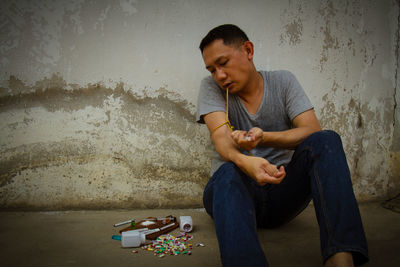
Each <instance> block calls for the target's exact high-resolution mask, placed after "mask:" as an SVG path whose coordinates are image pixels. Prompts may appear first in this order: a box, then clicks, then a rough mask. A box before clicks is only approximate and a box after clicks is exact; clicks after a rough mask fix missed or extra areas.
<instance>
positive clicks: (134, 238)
mask: <svg viewBox="0 0 400 267" xmlns="http://www.w3.org/2000/svg"><path fill="white" fill-rule="evenodd" d="M145 242H146V235H145V234H144V233H143V232H141V231H137V230H133V231H126V232H122V238H121V244H122V247H124V248H130V247H140V245H143V244H144V243H145Z"/></svg>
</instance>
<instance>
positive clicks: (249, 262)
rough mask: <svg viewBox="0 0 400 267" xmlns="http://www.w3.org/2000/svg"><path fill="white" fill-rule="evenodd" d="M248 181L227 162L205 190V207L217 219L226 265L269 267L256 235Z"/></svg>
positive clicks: (216, 225)
mask: <svg viewBox="0 0 400 267" xmlns="http://www.w3.org/2000/svg"><path fill="white" fill-rule="evenodd" d="M249 179H250V178H248V177H246V176H245V175H244V173H243V172H242V171H241V170H240V169H239V168H238V167H237V166H236V165H234V164H233V163H231V162H227V163H225V164H223V165H222V166H221V167H220V168H219V169H218V171H217V172H215V174H214V175H213V176H212V177H211V178H210V181H209V182H208V184H207V186H206V188H205V190H204V195H203V202H204V207H205V209H206V211H207V212H208V213H209V214H210V215H211V216H212V217H213V219H214V224H215V229H216V232H217V237H218V243H219V249H220V254H221V261H222V264H223V265H224V266H268V263H267V260H266V258H265V255H264V252H263V251H262V248H261V246H260V243H259V240H258V236H257V226H256V219H255V218H256V215H255V210H254V203H253V199H252V194H251V190H252V189H251V186H252V185H251V183H250V181H249Z"/></svg>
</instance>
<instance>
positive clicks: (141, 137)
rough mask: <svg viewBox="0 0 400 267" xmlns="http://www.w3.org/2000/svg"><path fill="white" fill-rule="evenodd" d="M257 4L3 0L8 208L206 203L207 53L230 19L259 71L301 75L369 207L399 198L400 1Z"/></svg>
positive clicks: (0, 128)
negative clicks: (198, 108) (201, 107)
mask: <svg viewBox="0 0 400 267" xmlns="http://www.w3.org/2000/svg"><path fill="white" fill-rule="evenodd" d="M246 3H247V2H246ZM248 3H249V4H246V5H243V3H242V2H240V1H228V0H221V1H217V2H215V1H211V0H206V1H195V0H174V1H157V0H148V1H139V0H120V1H115V2H110V1H91V0H77V1H62V0H55V1H48V0H37V1H28V0H19V1H12V0H4V1H2V2H1V4H0V5H1V8H0V36H1V38H0V153H1V154H0V155H1V157H0V196H1V197H0V207H2V208H13V207H15V208H17V207H22V208H37V209H41V208H48V209H51V208H54V209H58V208H87V207H93V208H107V207H167V206H168V207H173V206H177V207H182V206H201V194H202V190H203V187H204V185H205V183H206V182H207V179H208V173H209V165H210V158H209V153H210V139H209V136H208V132H207V130H206V127H205V126H201V125H197V124H195V122H194V112H195V105H194V104H193V103H196V99H197V90H198V86H199V84H200V80H201V79H202V78H203V77H204V76H205V75H207V74H208V73H207V72H206V71H205V70H204V65H203V62H202V59H201V55H200V54H199V51H198V48H197V45H198V43H199V41H200V39H201V38H202V37H203V35H204V34H205V33H206V32H207V31H208V30H209V29H210V28H211V27H214V26H216V25H218V24H222V23H234V24H237V25H239V26H240V27H242V28H243V29H244V30H245V32H246V33H247V34H248V35H249V37H250V39H251V40H252V41H253V42H254V44H255V48H256V51H255V53H256V56H255V63H256V66H257V67H258V68H259V69H262V70H276V69H288V70H290V71H292V72H293V73H294V74H295V75H296V77H297V78H298V79H299V81H300V83H301V84H302V86H303V87H304V90H305V91H306V93H307V95H308V96H309V97H310V99H311V101H312V103H313V104H314V106H315V111H316V114H317V116H318V118H319V119H320V121H321V124H322V126H323V128H325V129H332V130H335V131H337V132H338V133H339V134H340V135H341V137H342V140H343V144H344V148H345V151H346V154H347V159H348V162H349V166H350V170H351V173H352V180H353V184H354V189H355V193H356V196H357V197H358V199H359V200H374V199H381V198H386V197H388V196H393V195H396V194H398V191H399V188H400V177H399V170H398V168H397V166H399V163H398V158H399V157H398V152H399V149H398V148H399V147H400V142H399V141H398V140H399V138H398V137H399V133H400V130H399V123H398V121H399V119H398V118H399V117H400V115H399V111H398V105H396V103H399V102H400V100H399V93H398V84H399V82H398V79H399V78H398V76H399V75H398V67H399V65H400V64H399V53H398V46H399V27H400V24H399V14H400V13H399V2H398V1H397V0H382V1H373V0H365V1H364V0H363V1H361V0H356V1H350V0H339V1H328V0H326V1H325V0H324V1H317V0H312V1H306V2H305V1H300V0H285V1H272V0H268V1H258V0H250V1H249V2H248ZM227 6H228V9H229V10H228V11H229V12H221V10H225V11H226V7H227ZM199 10H202V11H203V12H198V11H199Z"/></svg>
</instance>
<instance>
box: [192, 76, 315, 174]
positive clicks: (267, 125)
mask: <svg viewBox="0 0 400 267" xmlns="http://www.w3.org/2000/svg"><path fill="white" fill-rule="evenodd" d="M260 73H261V75H262V77H263V79H264V94H263V99H262V101H261V104H260V106H259V108H258V110H257V112H256V113H255V114H253V115H252V114H250V113H249V112H248V111H247V109H246V108H245V106H244V105H243V103H242V102H241V100H240V98H239V97H238V96H237V95H231V94H229V121H230V122H231V124H232V126H233V127H234V130H244V131H248V130H250V129H251V128H253V127H259V128H261V129H262V130H263V131H284V130H288V129H291V128H292V120H293V119H294V118H295V117H296V116H297V115H299V114H300V113H303V112H304V111H307V110H310V109H312V108H313V106H312V105H311V102H310V100H309V99H308V97H307V95H306V94H305V92H304V90H303V88H302V87H301V85H300V84H299V82H298V81H297V79H296V77H295V76H294V75H293V74H292V73H291V72H289V71H284V70H280V71H260ZM215 111H223V112H226V92H225V91H223V90H221V88H220V87H219V86H218V84H217V83H216V82H215V80H214V79H213V78H212V77H211V76H208V77H206V78H204V79H203V80H202V81H201V84H200V92H199V97H198V102H197V113H196V120H197V122H199V123H204V119H203V116H204V115H207V114H209V113H211V112H215ZM243 152H244V151H243ZM251 152H252V154H253V155H254V156H258V157H263V158H265V159H267V160H268V161H269V162H271V163H272V164H275V165H277V166H280V165H286V164H287V163H288V162H289V161H290V159H291V157H292V154H293V151H292V150H288V149H279V148H273V147H265V146H258V147H256V148H255V149H253V150H252V151H251ZM244 153H245V152H244ZM223 163H224V161H223V160H222V158H221V157H220V156H219V154H218V153H217V152H216V151H215V149H214V151H213V160H212V165H211V175H212V174H213V173H214V172H215V171H216V170H217V169H218V168H219V167H220V166H221V165H222V164H223Z"/></svg>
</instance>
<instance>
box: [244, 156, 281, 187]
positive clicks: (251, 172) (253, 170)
mask: <svg viewBox="0 0 400 267" xmlns="http://www.w3.org/2000/svg"><path fill="white" fill-rule="evenodd" d="M241 165H242V166H240V167H241V169H242V170H243V171H244V172H245V173H246V174H247V175H248V176H250V177H251V178H253V179H254V180H255V181H256V182H257V183H258V184H259V185H261V186H264V185H266V184H280V183H281V182H282V180H283V179H284V178H285V176H286V171H285V168H284V167H283V166H281V167H280V169H278V168H277V166H275V165H273V164H271V163H269V162H268V161H267V160H266V159H264V158H260V157H252V156H247V157H246V159H245V160H243V161H242V164H241Z"/></svg>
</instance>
